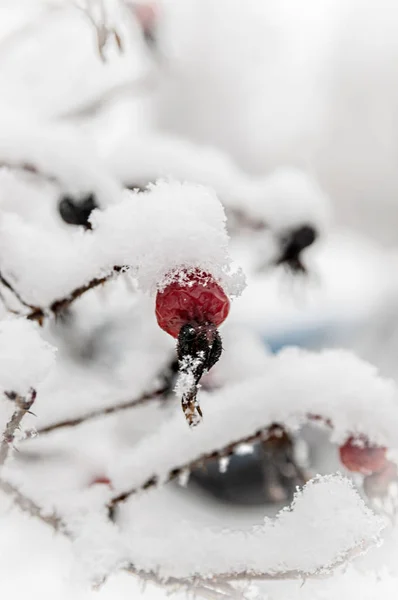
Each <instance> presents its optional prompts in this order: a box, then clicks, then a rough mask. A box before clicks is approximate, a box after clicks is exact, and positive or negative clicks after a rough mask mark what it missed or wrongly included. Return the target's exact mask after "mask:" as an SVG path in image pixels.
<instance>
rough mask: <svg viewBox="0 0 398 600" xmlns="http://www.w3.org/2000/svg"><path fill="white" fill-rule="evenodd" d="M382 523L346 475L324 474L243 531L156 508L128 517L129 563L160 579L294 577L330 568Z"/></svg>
mask: <svg viewBox="0 0 398 600" xmlns="http://www.w3.org/2000/svg"><path fill="white" fill-rule="evenodd" d="M382 529H383V524H382V521H381V519H379V518H378V517H376V516H375V515H374V514H373V513H372V512H371V511H370V510H369V509H368V508H366V506H365V504H364V502H363V500H362V499H361V498H360V496H359V495H358V493H357V492H356V491H355V490H354V488H353V486H352V484H351V483H350V482H349V481H348V480H347V479H344V478H342V477H341V476H326V477H319V478H317V479H315V480H312V481H310V482H309V483H308V484H307V485H306V486H305V487H304V489H303V490H302V491H301V492H298V493H297V494H296V496H295V499H294V501H293V503H292V505H291V506H290V507H289V508H286V509H284V510H282V511H281V512H280V513H279V514H278V515H277V517H276V519H275V520H274V519H269V518H266V519H265V520H264V523H263V524H262V525H257V526H254V527H252V528H251V529H248V530H247V529H245V530H225V529H224V530H222V531H219V530H217V529H211V528H207V527H198V526H196V525H195V524H194V523H188V522H186V521H184V522H179V523H175V522H170V520H169V519H162V518H161V517H159V518H157V517H156V516H155V515H154V518H153V522H152V525H151V524H150V523H148V522H147V523H145V525H140V523H139V521H137V520H135V521H134V520H133V521H132V522H131V523H129V524H128V525H127V531H126V535H125V537H128V539H129V542H130V551H129V557H130V559H131V561H132V563H133V564H134V565H135V566H136V567H139V568H141V569H143V570H145V571H155V572H157V573H158V574H159V576H160V577H162V578H165V579H167V578H170V577H179V578H189V577H194V576H201V577H209V578H211V577H217V576H222V575H225V574H229V575H231V576H233V575H234V574H246V575H247V576H248V577H250V575H251V574H252V575H256V574H262V573H265V574H269V575H270V576H272V575H288V576H294V575H297V574H299V573H301V574H303V575H305V574H315V573H319V572H326V571H328V570H330V569H333V568H334V567H336V566H337V565H339V564H340V563H342V562H344V561H345V560H347V559H350V558H352V557H353V556H356V555H358V554H360V553H362V552H364V551H365V550H367V549H368V548H369V547H370V546H372V545H373V544H375V543H377V541H378V539H379V535H380V532H381V530H382ZM187 548H189V551H187Z"/></svg>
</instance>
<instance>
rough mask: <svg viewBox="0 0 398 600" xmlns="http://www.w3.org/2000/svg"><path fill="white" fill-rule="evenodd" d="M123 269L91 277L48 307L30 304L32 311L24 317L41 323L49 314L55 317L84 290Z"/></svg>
mask: <svg viewBox="0 0 398 600" xmlns="http://www.w3.org/2000/svg"><path fill="white" fill-rule="evenodd" d="M123 270H125V269H123V267H114V268H113V271H112V273H110V274H109V275H105V276H104V277H94V279H92V280H91V281H89V282H88V283H86V284H85V285H82V286H80V287H78V288H76V289H75V290H73V291H72V292H71V293H70V294H69V295H68V296H66V297H65V298H60V299H58V300H55V301H54V302H53V303H52V304H51V305H50V306H49V307H48V308H39V307H34V306H30V308H31V309H32V311H31V312H30V313H29V314H27V315H26V318H27V319H29V321H38V322H39V323H42V322H43V320H44V319H45V318H46V317H47V316H49V315H53V316H55V317H56V316H57V315H59V314H60V313H61V312H63V311H65V310H66V309H67V308H69V307H70V305H71V304H73V302H75V300H78V299H79V298H81V297H82V296H83V295H84V294H85V293H86V292H88V291H90V290H93V289H95V288H97V287H99V286H101V285H104V283H106V282H107V281H109V280H110V279H112V278H113V277H114V275H115V274H119V273H121V272H122V271H123ZM24 305H25V306H29V305H27V304H26V303H24Z"/></svg>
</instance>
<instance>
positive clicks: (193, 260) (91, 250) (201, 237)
mask: <svg viewBox="0 0 398 600" xmlns="http://www.w3.org/2000/svg"><path fill="white" fill-rule="evenodd" d="M92 223H93V231H92V232H81V231H74V232H73V233H72V234H70V233H69V231H68V232H65V234H62V233H60V232H56V233H55V232H50V231H46V230H44V229H41V228H38V227H37V226H34V225H32V224H29V223H26V222H23V221H22V220H21V219H20V218H18V217H17V216H16V215H12V214H3V215H2V217H1V220H0V232H1V236H0V266H1V270H2V273H3V275H4V276H6V277H7V279H8V280H9V281H10V282H11V284H12V285H13V287H14V288H15V289H16V288H17V289H18V292H19V294H20V295H21V296H23V297H24V299H25V301H26V302H28V303H30V304H32V305H34V306H37V307H42V306H43V305H44V306H51V304H52V303H54V302H57V303H59V304H62V303H63V302H64V301H63V300H60V299H62V298H67V299H68V298H70V297H71V294H72V296H73V295H76V294H77V295H80V292H79V290H80V288H85V287H86V286H89V285H90V283H89V282H90V281H92V280H94V279H99V280H101V279H102V277H104V276H105V277H106V276H108V275H109V274H110V273H111V272H113V271H114V267H115V265H126V267H131V272H132V275H134V277H135V278H136V279H137V281H138V283H139V285H140V287H141V289H143V290H144V291H151V292H154V291H155V290H156V289H159V288H162V286H164V285H166V284H167V281H169V279H170V277H171V276H172V275H173V273H175V271H176V270H179V269H181V268H182V269H184V268H185V269H188V270H190V269H194V268H199V269H202V270H203V271H205V272H207V273H211V274H212V275H213V277H214V278H215V279H217V280H219V281H220V282H221V284H222V285H223V287H224V290H225V291H226V293H228V294H229V295H231V296H234V295H238V294H239V293H240V292H241V290H242V288H243V285H244V279H243V277H242V274H241V272H240V271H239V270H236V269H234V268H233V267H232V261H231V258H230V257H229V254H228V236H227V233H226V230H225V215H224V211H223V209H222V206H221V204H220V203H219V201H218V200H217V197H216V196H215V194H214V193H213V192H211V191H210V190H207V189H206V188H203V187H201V186H196V185H193V184H180V183H177V182H159V183H158V184H156V185H154V186H150V187H149V189H148V191H147V192H145V193H144V194H134V193H131V192H129V193H127V195H126V196H125V198H124V200H123V201H122V202H120V203H118V204H116V205H115V206H110V207H109V208H107V209H106V210H104V211H96V212H95V213H94V214H93V216H92ZM181 223H183V228H182V229H181V227H180V225H181ZM21 239H23V240H24V243H23V244H21V243H20V240H21ZM176 240H178V243H176ZM100 283H101V282H100ZM74 289H76V290H78V291H77V292H71V290H74ZM67 302H68V300H67ZM43 312H44V313H45V312H46V309H43Z"/></svg>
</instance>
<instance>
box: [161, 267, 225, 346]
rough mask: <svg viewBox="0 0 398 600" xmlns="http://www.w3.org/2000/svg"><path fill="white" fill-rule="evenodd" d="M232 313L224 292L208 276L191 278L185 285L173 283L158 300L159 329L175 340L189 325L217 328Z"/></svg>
mask: <svg viewBox="0 0 398 600" xmlns="http://www.w3.org/2000/svg"><path fill="white" fill-rule="evenodd" d="M229 309H230V302H229V299H228V297H227V296H226V294H225V292H224V290H223V289H222V288H221V286H220V285H219V284H218V283H216V282H215V281H214V279H212V277H211V276H210V275H208V274H207V273H201V274H200V275H198V274H197V273H192V274H189V275H188V277H187V280H186V281H184V282H183V283H180V282H179V281H173V282H172V283H170V284H169V285H168V286H167V287H166V288H165V289H164V290H163V291H162V292H158V293H157V296H156V318H157V321H158V324H159V327H161V328H162V329H163V330H164V331H166V332H167V333H169V334H170V335H172V336H173V337H174V338H177V337H178V334H179V333H180V329H181V327H182V326H183V325H186V324H187V323H213V325H215V326H216V327H218V326H219V325H221V323H223V321H225V319H226V318H227V316H228V313H229Z"/></svg>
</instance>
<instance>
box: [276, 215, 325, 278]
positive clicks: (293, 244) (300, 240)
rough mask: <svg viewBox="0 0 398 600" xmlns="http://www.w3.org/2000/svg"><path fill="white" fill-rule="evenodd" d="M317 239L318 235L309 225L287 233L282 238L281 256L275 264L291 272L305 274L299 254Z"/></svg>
mask: <svg viewBox="0 0 398 600" xmlns="http://www.w3.org/2000/svg"><path fill="white" fill-rule="evenodd" d="M317 237H318V233H317V231H316V230H315V229H314V227H312V226H311V225H302V226H301V227H299V228H297V229H294V230H293V231H291V232H289V234H288V235H286V236H284V237H283V238H282V244H281V246H282V249H281V255H280V257H279V259H278V260H277V264H278V265H286V266H287V267H289V268H291V270H292V271H297V272H302V273H305V272H306V268H305V266H304V265H303V263H302V262H301V253H302V252H303V250H305V249H306V248H308V247H309V246H311V245H312V244H313V243H314V242H315V240H316V239H317Z"/></svg>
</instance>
